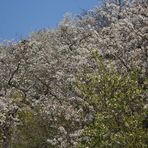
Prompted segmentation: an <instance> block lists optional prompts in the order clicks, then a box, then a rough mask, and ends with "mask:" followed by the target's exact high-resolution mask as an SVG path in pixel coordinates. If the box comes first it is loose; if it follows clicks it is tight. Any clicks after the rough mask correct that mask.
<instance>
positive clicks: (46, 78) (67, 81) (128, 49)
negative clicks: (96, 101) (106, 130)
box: [0, 0, 148, 148]
mask: <svg viewBox="0 0 148 148" xmlns="http://www.w3.org/2000/svg"><path fill="white" fill-rule="evenodd" d="M121 8H122V9H121ZM147 14H148V13H147V1H146V0H143V1H142V2H138V1H135V2H134V1H132V2H131V3H129V5H128V6H127V5H123V6H119V5H118V4H117V3H115V2H111V3H105V4H103V5H102V6H101V7H96V8H94V9H92V10H89V11H86V13H84V14H82V15H79V16H73V15H66V16H65V18H64V19H63V21H62V22H61V23H60V24H59V26H58V28H56V29H55V30H49V29H45V30H41V31H38V32H35V33H33V34H32V36H31V37H30V38H28V39H27V40H22V41H20V42H18V43H8V44H3V45H1V46H0V67H1V69H0V131H1V133H0V140H1V141H0V144H1V145H0V146H1V147H5V148H7V147H11V146H12V145H13V146H14V147H20V146H21V147H30V146H32V147H37V146H40V147H41V146H45V147H77V138H78V137H79V136H80V135H81V133H82V131H83V130H84V129H85V127H87V126H88V125H89V124H90V123H92V122H93V121H94V119H95V116H96V110H95V106H93V105H90V104H89V103H88V101H86V100H85V98H84V96H83V95H81V94H80V92H79V90H78V89H77V87H76V86H75V81H76V78H77V77H78V75H79V74H81V72H83V71H85V72H86V73H87V72H89V71H94V72H96V71H97V64H96V62H95V61H94V60H93V59H92V56H91V53H92V52H93V51H96V50H97V51H98V53H99V55H100V56H102V58H103V59H104V64H105V65H107V66H108V67H109V66H110V64H109V63H110V62H111V63H112V64H114V65H115V67H116V70H117V71H118V72H119V73H131V71H132V69H133V67H136V69H137V70H138V73H140V74H139V76H138V77H139V78H138V83H139V85H141V87H143V88H144V89H146V87H147V86H146V85H147V84H146V78H147V73H148V71H147V65H148V62H147V22H148V21H147V19H148V18H147ZM143 93H144V92H143ZM143 95H144V96H146V94H145V93H144V94H143ZM145 98H146V97H145ZM146 103H147V99H145V104H146ZM42 125H43V126H42ZM32 130H33V131H34V134H33V132H31V131H32ZM24 131H27V132H24ZM36 131H38V132H39V133H40V134H37V133H38V132H36ZM41 131H44V132H41ZM39 135H41V136H39Z"/></svg>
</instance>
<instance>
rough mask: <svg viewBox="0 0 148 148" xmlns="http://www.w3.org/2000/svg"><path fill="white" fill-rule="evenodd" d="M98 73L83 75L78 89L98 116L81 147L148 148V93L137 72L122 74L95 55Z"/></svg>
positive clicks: (83, 138) (82, 138) (87, 130)
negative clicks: (147, 124)
mask: <svg viewBox="0 0 148 148" xmlns="http://www.w3.org/2000/svg"><path fill="white" fill-rule="evenodd" d="M94 57H95V61H96V62H97V65H98V70H97V71H92V72H88V73H83V74H82V77H81V76H80V77H79V78H78V83H77V87H78V89H79V90H80V92H81V93H82V94H83V96H84V97H85V99H86V100H87V101H88V103H89V104H90V105H93V107H94V108H95V110H96V117H95V119H94V121H93V123H91V125H89V127H87V128H86V129H85V130H84V132H83V134H82V135H81V142H80V145H79V147H81V148H82V147H85V148H86V147H93V148H95V147H96V148H98V147H147V145H148V141H147V137H148V131H147V129H146V128H144V127H143V120H144V116H145V115H146V114H147V111H148V109H147V108H146V107H145V102H144V95H143V94H144V93H145V90H144V89H143V88H142V86H140V85H139V84H138V78H139V74H138V72H137V71H136V70H132V71H131V72H128V73H120V72H118V71H117V70H116V68H115V67H114V66H112V65H110V68H108V67H107V66H106V65H105V64H104V62H103V60H101V59H100V58H99V56H96V55H95V56H94Z"/></svg>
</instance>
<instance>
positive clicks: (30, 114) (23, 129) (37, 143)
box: [12, 108, 53, 148]
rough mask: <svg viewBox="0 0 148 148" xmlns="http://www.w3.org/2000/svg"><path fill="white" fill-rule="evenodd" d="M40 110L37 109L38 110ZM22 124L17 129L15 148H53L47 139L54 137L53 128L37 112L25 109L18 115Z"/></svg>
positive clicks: (13, 145)
mask: <svg viewBox="0 0 148 148" xmlns="http://www.w3.org/2000/svg"><path fill="white" fill-rule="evenodd" d="M38 109H39V108H37V110H38ZM18 115H19V118H20V120H21V124H20V125H19V126H18V127H17V133H15V136H16V137H15V140H14V143H13V144H12V147H14V148H20V147H21V148H28V147H29V148H41V147H42V148H44V147H46V148H47V147H48V148H52V146H51V145H50V144H48V143H47V138H49V137H50V134H51V135H52V134H53V132H52V128H50V125H48V124H47V120H46V122H45V121H44V120H45V119H43V118H42V116H41V114H40V113H39V112H38V111H36V112H35V110H34V111H32V110H30V109H23V110H22V111H20V112H19V113H18Z"/></svg>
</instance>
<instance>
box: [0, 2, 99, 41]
mask: <svg viewBox="0 0 148 148" xmlns="http://www.w3.org/2000/svg"><path fill="white" fill-rule="evenodd" d="M98 3H99V2H98V0H0V41H3V40H18V39H21V38H23V37H26V36H28V35H29V34H30V33H31V32H33V31H35V30H39V29H42V28H47V27H50V28H54V27H56V26H57V25H58V23H59V22H60V20H62V18H63V16H64V14H65V13H66V12H70V13H75V14H77V13H80V12H81V11H82V9H90V8H92V7H94V6H96V5H98Z"/></svg>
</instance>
